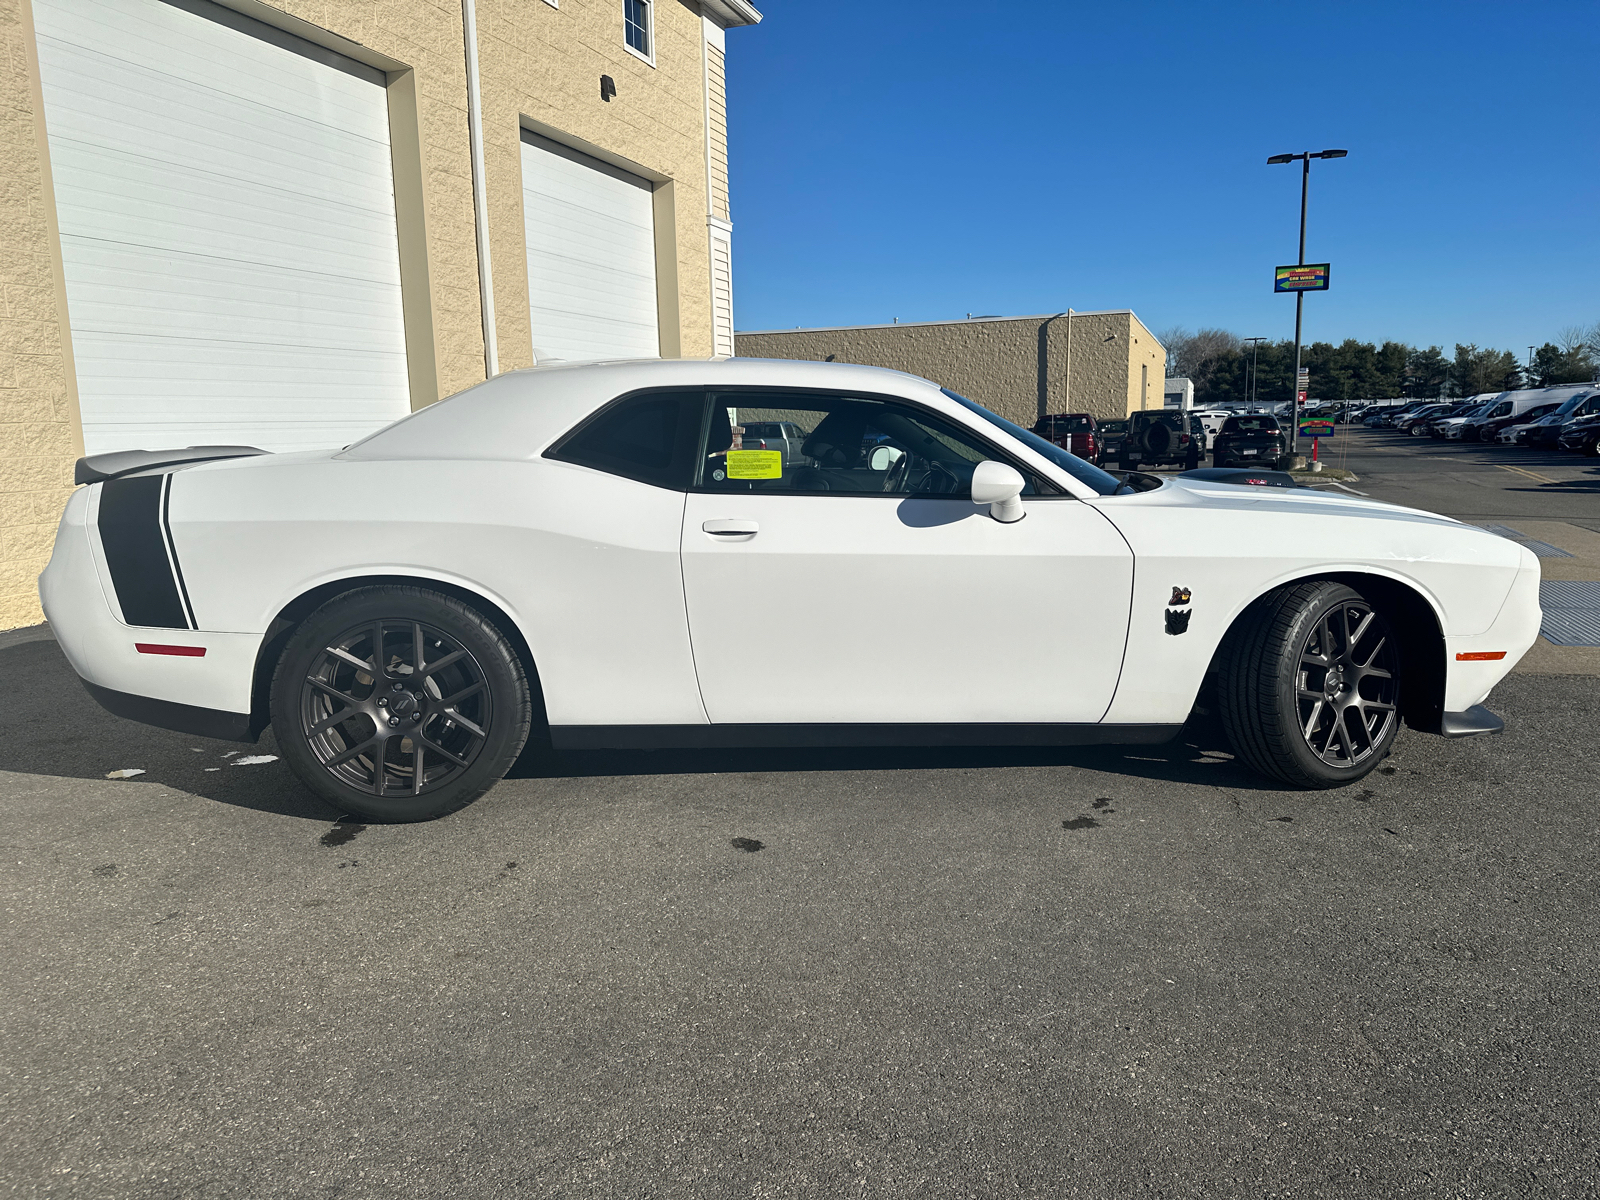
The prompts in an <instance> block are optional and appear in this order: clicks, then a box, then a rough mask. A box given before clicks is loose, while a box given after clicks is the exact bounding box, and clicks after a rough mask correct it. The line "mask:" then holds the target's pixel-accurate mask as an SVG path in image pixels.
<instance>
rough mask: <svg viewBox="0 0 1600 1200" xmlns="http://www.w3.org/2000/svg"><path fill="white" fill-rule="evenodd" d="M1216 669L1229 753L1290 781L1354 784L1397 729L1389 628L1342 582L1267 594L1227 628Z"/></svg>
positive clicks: (1394, 651)
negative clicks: (1231, 750) (1230, 747)
mask: <svg viewBox="0 0 1600 1200" xmlns="http://www.w3.org/2000/svg"><path fill="white" fill-rule="evenodd" d="M1218 666H1219V671H1218V676H1217V696H1218V707H1219V709H1220V712H1221V716H1222V724H1223V728H1224V730H1225V731H1226V732H1227V735H1228V740H1229V741H1230V742H1231V743H1232V744H1233V747H1234V750H1235V752H1236V753H1237V754H1238V756H1239V758H1240V759H1241V760H1243V761H1244V763H1245V764H1246V765H1248V766H1250V767H1252V768H1254V769H1255V770H1256V771H1258V772H1260V773H1261V774H1263V775H1266V776H1269V777H1271V778H1274V779H1278V780H1281V781H1282V782H1284V783H1286V784H1289V785H1290V786H1291V787H1300V788H1329V787H1339V786H1341V785H1343V784H1347V783H1354V782H1355V781H1356V780H1358V779H1360V778H1362V777H1363V776H1365V775H1366V774H1367V773H1368V772H1369V771H1371V770H1372V769H1373V768H1374V767H1376V766H1377V765H1378V763H1380V762H1381V761H1382V760H1383V759H1384V757H1385V756H1386V755H1387V754H1388V753H1389V749H1390V747H1391V746H1392V745H1393V744H1394V739H1395V735H1396V734H1397V733H1398V732H1399V728H1400V711H1399V702H1400V685H1401V680H1400V646H1399V643H1398V641H1397V639H1396V636H1395V632H1394V630H1393V628H1392V627H1391V626H1390V625H1389V623H1388V621H1387V620H1385V619H1384V616H1383V614H1382V613H1381V612H1379V611H1378V610H1377V609H1376V608H1374V607H1373V606H1372V605H1371V604H1370V603H1369V602H1368V601H1367V600H1366V599H1365V598H1364V597H1363V596H1362V595H1361V594H1360V593H1359V592H1357V591H1356V590H1355V589H1354V588H1350V587H1347V586H1346V585H1344V584H1342V583H1335V582H1332V581H1331V580H1313V581H1309V582H1306V583H1296V584H1290V585H1287V586H1285V587H1281V588H1277V589H1275V590H1274V591H1271V592H1269V593H1267V595H1265V596H1263V597H1262V598H1261V599H1259V600H1257V601H1256V602H1255V604H1254V605H1252V606H1251V608H1250V609H1249V610H1248V611H1247V612H1246V613H1245V614H1244V615H1243V616H1241V617H1240V619H1239V620H1238V622H1236V624H1235V625H1234V628H1233V629H1232V630H1230V631H1229V635H1228V637H1227V639H1226V640H1225V642H1224V645H1223V648H1222V652H1221V656H1220V661H1219V663H1218Z"/></svg>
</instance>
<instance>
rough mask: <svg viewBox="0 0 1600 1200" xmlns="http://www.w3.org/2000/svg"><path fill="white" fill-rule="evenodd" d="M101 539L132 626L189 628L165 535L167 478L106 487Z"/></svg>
mask: <svg viewBox="0 0 1600 1200" xmlns="http://www.w3.org/2000/svg"><path fill="white" fill-rule="evenodd" d="M100 486H101V488H102V489H103V490H102V491H101V493H100V521H99V524H100V543H101V545H102V546H104V547H105V552H106V566H108V567H109V568H111V584H112V586H113V587H115V588H116V590H117V602H118V603H120V604H121V605H122V619H123V620H124V621H126V622H127V623H128V624H129V625H147V626H151V627H154V628H159V629H188V628H189V620H188V616H187V614H186V613H185V612H184V609H183V599H182V597H181V596H180V595H179V594H178V584H177V581H176V580H175V579H174V578H173V576H172V564H171V561H170V560H169V559H168V558H167V544H166V540H165V539H164V538H163V537H162V536H161V494H162V491H163V490H164V487H165V483H164V477H163V476H160V475H145V476H142V477H140V478H137V479H112V480H110V481H108V482H106V483H103V484H101V485H100Z"/></svg>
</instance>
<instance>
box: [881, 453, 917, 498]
mask: <svg viewBox="0 0 1600 1200" xmlns="http://www.w3.org/2000/svg"><path fill="white" fill-rule="evenodd" d="M910 477H911V454H910V452H909V451H901V454H900V457H899V458H897V459H895V460H894V462H892V463H890V464H889V469H888V470H887V471H885V472H884V473H883V490H884V491H886V492H900V491H905V490H906V480H907V479H909V478H910Z"/></svg>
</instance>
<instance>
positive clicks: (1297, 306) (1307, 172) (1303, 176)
mask: <svg viewBox="0 0 1600 1200" xmlns="http://www.w3.org/2000/svg"><path fill="white" fill-rule="evenodd" d="M1349 153H1350V151H1348V150H1319V151H1317V152H1316V153H1315V154H1313V153H1312V152H1311V151H1310V150H1306V151H1303V152H1302V153H1300V154H1274V155H1273V156H1272V157H1271V158H1269V159H1267V163H1268V165H1275V164H1277V163H1291V162H1294V161H1295V160H1296V159H1299V160H1300V163H1301V171H1300V266H1302V267H1303V266H1305V265H1306V193H1307V192H1308V191H1310V189H1311V160H1312V159H1313V158H1344V157H1345V156H1346V155H1348V154H1349ZM1305 304H1306V294H1305V293H1304V292H1296V293H1295V296H1294V388H1293V390H1292V391H1291V393H1290V396H1291V399H1290V401H1289V456H1290V457H1291V458H1293V457H1294V456H1295V455H1296V454H1298V453H1299V452H1300V317H1301V314H1302V313H1303V312H1304V310H1305Z"/></svg>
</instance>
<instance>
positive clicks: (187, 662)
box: [39, 485, 261, 741]
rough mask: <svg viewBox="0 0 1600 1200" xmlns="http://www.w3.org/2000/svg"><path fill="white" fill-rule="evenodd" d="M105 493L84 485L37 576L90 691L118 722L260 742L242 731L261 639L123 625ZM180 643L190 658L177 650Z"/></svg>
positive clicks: (53, 625)
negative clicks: (100, 517)
mask: <svg viewBox="0 0 1600 1200" xmlns="http://www.w3.org/2000/svg"><path fill="white" fill-rule="evenodd" d="M98 490H99V488H98V485H96V486H91V487H86V488H83V489H80V490H79V491H78V492H77V493H76V494H75V495H74V496H73V497H72V499H71V500H70V501H69V502H68V504H67V509H66V512H65V513H64V514H63V515H62V518H61V526H60V528H59V529H58V530H57V532H56V543H55V549H54V550H53V551H52V553H51V555H50V563H49V565H48V566H46V567H45V569H44V573H43V574H42V575H40V576H39V599H40V601H41V603H42V604H43V606H44V611H45V617H46V618H47V619H48V620H49V622H50V629H51V632H52V633H54V634H55V637H56V641H57V642H58V643H59V644H60V646H61V650H62V653H63V654H65V655H66V658H67V661H68V662H69V663H71V664H72V669H73V670H74V671H76V672H77V673H78V675H79V677H80V678H82V679H83V681H84V683H85V684H86V685H88V687H89V691H90V694H91V695H93V696H94V697H95V699H96V700H98V701H100V703H101V704H103V705H104V706H105V707H106V708H107V709H109V710H110V711H111V712H114V713H116V714H117V715H118V716H125V717H130V718H132V719H133V720H136V721H144V722H146V723H147V724H151V725H158V726H161V727H162V728H166V729H178V730H181V731H183V732H186V733H197V734H202V735H203V736H206V737H224V738H229V739H230V740H252V741H253V740H254V739H253V738H252V737H250V736H249V735H248V733H246V735H245V736H244V738H243V739H239V738H235V737H234V732H236V731H237V730H238V729H239V728H246V729H247V728H248V726H249V724H250V708H251V689H252V686H253V684H254V679H255V666H256V655H257V652H258V651H259V650H260V648H261V635H260V634H258V633H213V632H210V631H207V630H195V629H168V628H152V627H146V626H135V625H128V624H126V623H125V622H123V621H122V619H121V616H120V610H119V609H117V608H116V607H114V604H115V601H114V599H113V597H114V595H115V592H114V590H113V589H112V588H111V586H110V582H109V575H108V574H107V573H106V568H105V564H104V562H103V560H102V557H101V555H100V553H99V548H98V545H97V543H96V533H95V528H94V508H95V501H96V500H97V499H98V497H97V495H96V493H97V492H98ZM141 646H144V647H145V649H144V650H141V649H140V647H141ZM180 647H181V648H182V649H183V650H184V651H187V653H174V650H176V649H178V648H180ZM197 652H198V653H197ZM200 714H211V715H209V716H206V715H200ZM224 718H228V719H224ZM241 723H242V724H241ZM229 731H234V732H229Z"/></svg>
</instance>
